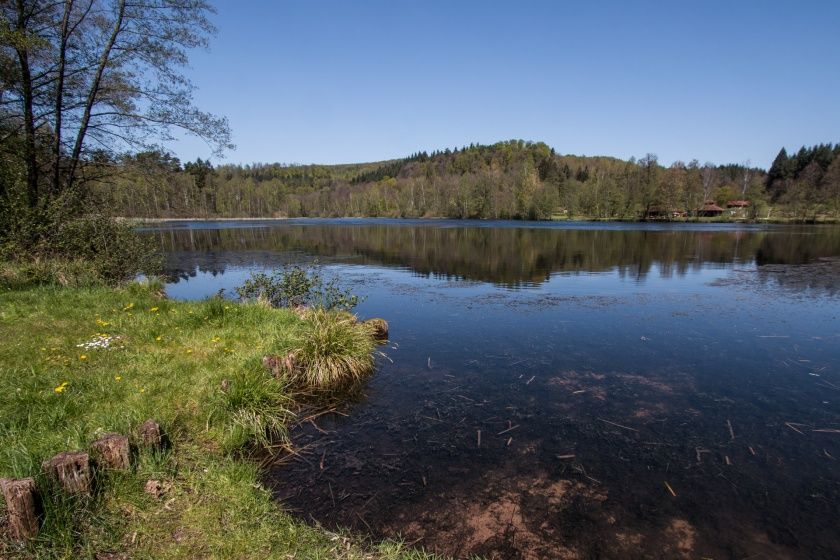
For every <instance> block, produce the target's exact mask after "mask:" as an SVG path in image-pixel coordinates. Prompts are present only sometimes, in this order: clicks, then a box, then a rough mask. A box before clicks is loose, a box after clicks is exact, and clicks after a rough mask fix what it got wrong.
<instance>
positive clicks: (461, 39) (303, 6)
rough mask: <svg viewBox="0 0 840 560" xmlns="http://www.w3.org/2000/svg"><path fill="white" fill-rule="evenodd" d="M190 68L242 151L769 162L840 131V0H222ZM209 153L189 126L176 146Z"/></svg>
mask: <svg viewBox="0 0 840 560" xmlns="http://www.w3.org/2000/svg"><path fill="white" fill-rule="evenodd" d="M215 5H216V6H217V8H218V14H217V16H216V17H215V18H214V22H215V23H216V25H217V27H218V28H219V33H218V35H217V36H216V37H215V38H214V39H213V41H212V44H211V48H210V50H209V51H207V52H204V51H200V52H196V53H193V56H192V58H191V68H190V70H189V75H190V77H191V78H192V80H193V82H194V83H195V85H196V86H197V87H198V91H197V92H196V102H197V104H198V106H199V107H201V108H202V109H205V110H208V111H211V112H214V113H217V114H222V115H225V116H227V117H228V118H229V120H230V123H231V126H232V128H233V133H234V142H235V143H236V144H237V149H236V150H235V151H233V152H229V153H228V154H227V157H226V160H225V161H228V162H235V163H252V162H284V163H342V162H360V161H375V160H382V159H389V158H395V157H401V156H405V155H408V154H410V153H412V152H415V151H418V150H434V149H436V148H441V149H442V148H445V147H454V146H462V145H465V144H469V143H470V142H481V143H493V142H496V141H499V140H506V139H511V138H522V139H526V140H542V141H545V142H547V143H548V144H549V145H551V146H553V147H554V148H556V149H557V151H558V152H560V153H571V154H583V155H610V156H616V157H621V158H629V157H630V156H637V157H639V156H643V155H645V154H646V153H648V152H651V153H655V154H657V155H658V156H659V158H660V161H661V162H662V163H665V164H670V163H671V162H673V161H674V160H684V161H688V160H691V159H692V158H697V159H699V160H700V161H701V162H704V161H712V162H715V163H728V162H742V161H745V160H748V159H749V160H751V161H752V163H753V165H758V166H762V167H767V166H769V164H770V163H771V161H772V159H773V157H774V156H775V155H776V153H777V152H778V150H779V148H780V147H781V146H786V147H788V149H791V148H798V147H799V146H801V145H803V144H807V145H811V144H816V143H820V142H840V38H838V37H840V2H838V1H802V2H791V1H787V2H776V1H770V0H767V1H736V0H730V1H728V2H716V1H707V2H701V1H695V2H681V1H678V0H672V1H670V2H642V1H640V2H631V1H624V2H607V1H602V2H595V1H593V2H585V3H584V2H561V1H555V2H537V1H518V2H513V1H511V2H494V1H487V0H486V1H475V2H473V1H456V0H450V1H446V2H444V1H428V2H416V1H415V2H409V1H400V0H390V1H370V2H368V1H364V0H355V1H350V0H345V1H336V2H327V1H313V0H308V1H295V2H290V1H269V0H241V1H233V0H216V2H215ZM171 147H172V149H173V151H174V152H175V153H176V154H177V155H178V156H180V157H181V158H182V159H184V160H188V159H189V160H191V159H194V158H195V157H197V156H200V157H207V156H208V155H209V149H208V148H207V147H206V146H204V145H203V144H201V143H199V142H196V141H195V140H192V139H185V140H182V141H180V142H177V143H175V144H174V145H172V146H171Z"/></svg>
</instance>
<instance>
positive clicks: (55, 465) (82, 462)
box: [41, 451, 91, 494]
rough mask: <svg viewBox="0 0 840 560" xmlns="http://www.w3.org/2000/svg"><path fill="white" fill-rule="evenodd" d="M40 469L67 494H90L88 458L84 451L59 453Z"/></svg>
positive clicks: (45, 462)
mask: <svg viewBox="0 0 840 560" xmlns="http://www.w3.org/2000/svg"><path fill="white" fill-rule="evenodd" d="M41 468H42V469H43V470H44V472H46V473H47V475H48V476H50V477H52V478H53V480H55V481H57V482H58V484H59V486H61V488H62V489H63V490H64V491H65V492H67V493H68V494H90V485H91V478H90V456H89V455H88V454H87V453H85V452H84V451H65V452H63V453H59V454H58V455H56V456H55V457H53V458H52V459H49V460H47V461H44V462H43V463H42V464H41Z"/></svg>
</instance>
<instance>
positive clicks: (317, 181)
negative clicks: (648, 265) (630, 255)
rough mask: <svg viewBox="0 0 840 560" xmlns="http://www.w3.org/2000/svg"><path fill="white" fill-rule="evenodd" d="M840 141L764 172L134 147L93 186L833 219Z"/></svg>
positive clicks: (613, 213) (282, 212)
mask: <svg viewBox="0 0 840 560" xmlns="http://www.w3.org/2000/svg"><path fill="white" fill-rule="evenodd" d="M838 153H840V145H837V146H832V145H830V144H829V145H820V146H815V147H813V148H803V149H802V150H800V151H799V152H798V153H797V154H796V155H794V156H787V154H786V152H785V151H784V150H782V152H781V153H780V155H779V157H777V158H776V161H775V162H774V163H773V166H772V167H771V168H770V170H769V171H765V170H763V169H761V168H758V167H753V166H751V165H750V164H749V163H744V164H729V165H713V164H711V163H705V164H700V163H699V162H698V161H697V160H693V161H690V162H688V163H685V162H680V161H678V162H675V163H673V164H671V165H670V166H667V167H666V166H664V165H662V164H661V163H660V162H659V160H658V158H657V157H656V156H655V155H653V154H647V155H645V156H644V157H641V158H639V159H635V158H631V159H630V160H629V161H624V160H620V159H616V158H611V157H584V156H572V155H560V154H558V153H556V152H555V150H554V149H553V148H551V147H549V146H548V145H546V144H545V143H543V142H525V141H522V140H511V141H506V142H499V143H496V144H493V145H479V144H471V145H469V146H465V147H462V148H455V149H446V150H442V151H435V152H432V153H427V152H418V153H416V154H412V155H411V156H410V157H407V158H404V159H399V160H391V161H386V162H379V163H367V164H358V165H282V164H253V165H230V164H228V165H220V166H216V167H214V166H212V165H211V164H210V163H209V162H207V161H203V160H197V161H196V162H190V163H186V164H184V165H181V164H180V162H178V161H177V159H175V158H173V157H172V156H170V155H168V154H166V153H162V152H157V151H150V152H143V153H140V154H137V155H133V156H126V157H124V158H123V159H121V160H120V161H119V162H116V165H117V167H119V168H120V170H121V173H120V174H119V176H118V177H117V178H115V179H112V180H110V181H108V182H107V183H100V184H99V185H98V189H97V193H98V195H99V196H100V197H101V199H102V200H103V203H104V204H105V205H106V206H107V207H109V208H111V210H112V212H114V213H115V214H117V215H123V216H136V217H193V216H195V217H208V216H209V217H212V216H220V217H225V216H228V217H237V216H284V217H336V216H383V217H448V218H471V219H534V220H544V219H550V218H552V217H554V218H557V217H569V218H574V217H585V218H594V219H627V220H638V219H646V218H647V219H650V218H653V217H658V218H663V217H664V218H672V217H673V216H685V217H688V218H691V217H693V216H697V215H698V214H700V212H699V211H700V210H701V209H703V208H704V206H706V205H707V203H713V204H716V205H718V206H720V207H721V208H724V207H725V206H726V204H727V202H730V201H733V200H747V201H749V206H748V207H747V208H746V209H744V210H742V211H741V213H740V214H739V217H744V218H753V219H755V218H768V217H769V218H793V219H803V220H804V219H814V218H819V217H834V218H836V217H837V216H838V215H840V171H838V170H839V169H840V158H838V157H837V155H838Z"/></svg>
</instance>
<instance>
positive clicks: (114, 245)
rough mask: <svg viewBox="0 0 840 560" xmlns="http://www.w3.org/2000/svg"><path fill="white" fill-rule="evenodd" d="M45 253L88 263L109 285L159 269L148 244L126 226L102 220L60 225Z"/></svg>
mask: <svg viewBox="0 0 840 560" xmlns="http://www.w3.org/2000/svg"><path fill="white" fill-rule="evenodd" d="M48 250H49V251H50V252H54V253H57V254H58V255H60V256H64V257H71V258H76V259H84V260H87V261H90V262H91V263H92V264H93V267H94V269H95V270H96V272H97V274H98V275H99V276H100V278H102V279H103V280H104V281H106V282H111V283H116V282H121V281H124V280H129V279H131V278H133V277H134V276H135V275H137V274H138V273H139V272H146V273H154V272H156V271H157V270H158V267H159V263H158V261H157V256H156V252H155V249H154V247H153V246H152V245H151V243H150V242H148V241H146V240H145V239H143V238H141V237H140V236H139V235H137V233H136V232H135V231H134V229H133V228H132V227H131V226H130V225H128V224H125V223H121V222H116V221H114V220H112V219H110V218H107V217H103V216H97V217H92V218H79V219H76V220H71V221H68V222H65V223H63V224H62V225H61V226H60V227H59V229H58V232H57V234H56V235H55V236H54V238H53V241H52V243H51V245H50V247H49V248H48Z"/></svg>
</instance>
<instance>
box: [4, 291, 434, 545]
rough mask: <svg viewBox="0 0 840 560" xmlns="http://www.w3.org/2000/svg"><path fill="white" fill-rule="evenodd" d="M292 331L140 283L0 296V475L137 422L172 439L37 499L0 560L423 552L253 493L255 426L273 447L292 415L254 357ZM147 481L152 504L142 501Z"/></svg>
mask: <svg viewBox="0 0 840 560" xmlns="http://www.w3.org/2000/svg"><path fill="white" fill-rule="evenodd" d="M305 329H306V325H305V324H304V323H303V320H301V319H300V318H298V317H297V316H296V315H295V314H294V313H292V312H290V311H286V310H275V309H269V308H267V307H264V306H261V305H255V304H236V303H231V302H225V301H221V300H209V301H203V302H176V301H169V300H166V299H162V298H160V297H159V296H158V295H157V294H156V293H154V290H152V289H149V288H148V287H141V286H139V285H131V286H128V287H124V288H118V289H114V288H106V287H96V286H93V287H74V288H69V287H52V286H40V287H26V288H20V287H16V288H14V289H12V288H8V287H6V288H2V291H0V382H2V384H3V387H4V390H3V391H2V394H0V417H1V418H2V419H3V422H2V424H0V477H10V476H14V477H21V476H40V475H39V471H40V464H41V461H42V460H44V459H47V458H49V457H51V456H53V455H54V454H56V453H58V452H61V451H65V450H75V449H85V448H86V447H87V446H88V444H89V443H90V442H91V441H93V440H94V439H96V437H97V436H98V435H100V434H101V433H103V432H111V431H115V432H120V433H124V434H134V433H135V432H136V429H137V427H138V426H139V424H140V423H142V422H143V420H145V419H146V418H155V419H156V420H158V421H159V422H160V423H161V425H162V426H163V428H164V429H165V431H166V433H167V434H168V436H169V438H170V439H171V446H170V447H169V448H168V449H167V450H165V451H141V452H140V453H139V456H138V457H137V459H136V461H135V465H136V466H135V467H134V469H133V470H132V471H131V472H126V473H111V474H105V475H102V476H100V477H99V479H98V481H97V482H98V484H97V488H98V489H99V490H97V491H96V492H94V494H93V495H92V496H91V497H89V498H78V499H72V500H71V499H69V498H62V497H61V496H60V495H59V494H54V495H47V496H45V503H44V507H45V512H44V516H43V526H42V530H41V533H40V534H39V536H38V537H37V539H36V540H35V541H34V542H32V543H30V544H29V545H27V546H26V547H18V546H16V545H12V544H10V543H9V542H8V541H7V540H5V539H3V540H0V557H2V558H31V557H36V558H69V557H74V558H97V557H99V558H156V559H159V558H283V559H286V558H348V559H349V558H427V556H424V555H421V554H420V553H417V552H411V551H409V552H406V551H405V550H404V549H403V547H401V546H400V545H398V544H394V543H384V544H380V545H377V546H374V547H366V548H365V549H362V548H360V547H358V546H356V545H355V544H353V543H352V542H351V540H352V539H348V538H347V537H346V536H343V535H334V534H330V533H327V532H326V531H323V530H320V529H316V528H312V527H308V526H305V525H302V524H300V523H298V522H296V521H295V520H293V519H292V518H291V517H290V516H289V515H287V514H285V513H284V512H283V511H281V509H280V508H279V507H278V506H277V505H276V504H275V503H274V502H273V501H272V500H271V496H270V494H269V492H268V491H267V490H266V489H265V488H263V487H262V486H261V485H260V472H259V468H258V467H257V466H256V464H255V463H254V462H253V461H251V460H249V458H248V456H247V455H248V452H249V451H248V450H249V449H251V448H252V445H253V442H254V441H255V440H258V439H260V438H261V437H263V436H264V435H265V434H266V433H267V432H266V430H268V431H269V432H271V431H273V432H274V433H273V434H272V435H273V437H274V438H282V437H283V431H284V430H285V429H286V427H287V426H288V425H289V422H290V421H291V420H292V413H291V412H290V411H291V410H293V409H294V402H293V401H292V400H291V398H292V397H291V396H290V392H289V391H288V390H287V389H286V388H285V387H284V386H283V385H282V384H281V383H280V382H278V381H277V380H275V379H274V378H273V377H271V375H270V374H269V373H268V372H267V371H266V370H265V368H264V367H263V366H262V364H261V358H262V357H263V356H264V355H265V354H267V353H271V352H272V351H275V350H277V349H279V348H284V347H287V346H288V345H289V344H290V343H291V341H292V340H293V339H294V338H295V336H296V335H299V333H300V332H301V331H302V330H303V331H305ZM103 340H108V341H109V342H108V343H107V344H108V345H109V347H108V348H96V347H93V346H91V347H87V348H86V347H80V346H79V345H80V344H85V343H91V342H96V341H99V343H98V344H100V345H102V344H103V343H102V341H103ZM223 380H227V381H228V384H227V386H228V388H227V389H226V390H223V389H222V382H223ZM132 437H134V436H132ZM150 479H154V480H158V481H160V482H161V483H162V487H163V489H164V493H163V495H162V496H159V497H158V496H153V495H150V494H147V493H146V492H144V485H145V483H146V481H147V480H150ZM2 515H3V511H2V506H0V516H2ZM107 554H113V555H112V556H108V555H107ZM97 555H99V556H97Z"/></svg>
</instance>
